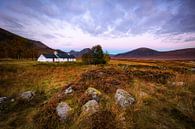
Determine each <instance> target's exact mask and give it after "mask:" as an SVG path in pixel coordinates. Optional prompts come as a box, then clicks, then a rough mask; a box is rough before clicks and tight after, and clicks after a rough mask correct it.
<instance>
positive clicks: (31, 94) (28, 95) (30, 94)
mask: <svg viewBox="0 0 195 129" xmlns="http://www.w3.org/2000/svg"><path fill="white" fill-rule="evenodd" d="M34 96H35V92H34V91H26V92H23V93H22V94H21V95H20V97H21V98H22V99H24V100H31V99H33V97H34Z"/></svg>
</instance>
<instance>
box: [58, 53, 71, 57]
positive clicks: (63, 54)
mask: <svg viewBox="0 0 195 129" xmlns="http://www.w3.org/2000/svg"><path fill="white" fill-rule="evenodd" d="M56 55H57V56H58V57H59V58H69V56H68V54H65V53H58V54H56Z"/></svg>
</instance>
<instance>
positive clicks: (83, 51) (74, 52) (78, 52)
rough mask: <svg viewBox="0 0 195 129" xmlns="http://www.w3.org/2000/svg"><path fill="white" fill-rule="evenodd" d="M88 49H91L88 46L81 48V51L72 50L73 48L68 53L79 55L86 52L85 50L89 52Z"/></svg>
mask: <svg viewBox="0 0 195 129" xmlns="http://www.w3.org/2000/svg"><path fill="white" fill-rule="evenodd" d="M89 51H91V49H90V48H85V49H83V50H81V51H74V50H71V51H70V52H69V53H70V54H71V55H74V56H75V57H81V56H82V55H83V54H85V53H87V52H89Z"/></svg>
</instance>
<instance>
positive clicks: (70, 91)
mask: <svg viewBox="0 0 195 129" xmlns="http://www.w3.org/2000/svg"><path fill="white" fill-rule="evenodd" d="M72 92H73V89H72V87H71V86H70V87H68V88H67V89H66V90H65V92H64V93H65V94H71V93H72Z"/></svg>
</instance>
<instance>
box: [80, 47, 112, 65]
mask: <svg viewBox="0 0 195 129" xmlns="http://www.w3.org/2000/svg"><path fill="white" fill-rule="evenodd" d="M109 59H110V57H109V55H108V54H104V53H103V50H102V47H101V46H100V45H96V46H94V47H92V49H91V51H89V52H87V53H85V54H83V56H82V61H83V62H84V63H85V64H106V63H107V62H108V61H109Z"/></svg>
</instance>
